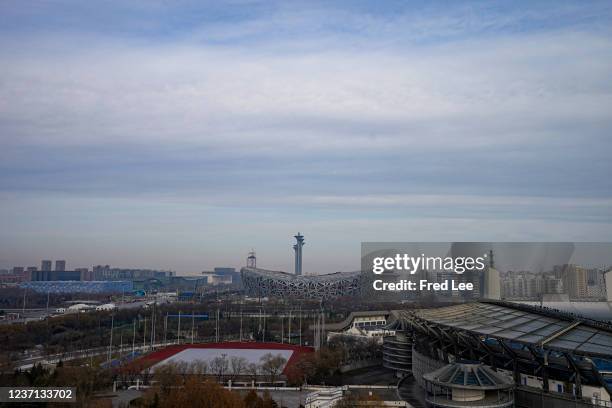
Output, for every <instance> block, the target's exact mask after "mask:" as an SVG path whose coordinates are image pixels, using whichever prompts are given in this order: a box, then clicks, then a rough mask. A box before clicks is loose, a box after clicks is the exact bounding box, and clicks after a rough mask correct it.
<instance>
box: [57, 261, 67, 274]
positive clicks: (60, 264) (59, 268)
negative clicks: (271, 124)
mask: <svg viewBox="0 0 612 408" xmlns="http://www.w3.org/2000/svg"><path fill="white" fill-rule="evenodd" d="M55 270H56V271H58V272H62V271H65V270H66V261H64V260H58V261H55Z"/></svg>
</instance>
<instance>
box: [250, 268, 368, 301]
mask: <svg viewBox="0 0 612 408" xmlns="http://www.w3.org/2000/svg"><path fill="white" fill-rule="evenodd" d="M241 274H242V284H243V286H244V289H245V292H246V294H247V295H249V296H253V297H277V298H291V299H331V298H337V297H343V296H356V295H359V294H360V293H361V288H362V285H363V278H362V273H361V272H336V273H330V274H327V275H312V276H303V275H293V274H290V273H286V272H280V271H270V270H266V269H258V268H242V270H241Z"/></svg>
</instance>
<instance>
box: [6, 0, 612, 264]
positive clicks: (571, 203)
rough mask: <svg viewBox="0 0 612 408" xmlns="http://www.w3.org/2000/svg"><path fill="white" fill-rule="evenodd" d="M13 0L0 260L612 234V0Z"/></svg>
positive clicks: (214, 254) (269, 255)
mask: <svg viewBox="0 0 612 408" xmlns="http://www.w3.org/2000/svg"><path fill="white" fill-rule="evenodd" d="M177 4H178V3H176V2H173V3H169V4H167V3H164V2H132V3H131V4H129V5H126V4H124V2H118V1H111V2H108V3H105V6H104V8H101V7H99V6H96V5H95V4H93V3H88V2H85V3H81V4H74V3H65V2H63V1H58V2H53V3H30V4H27V5H25V4H24V3H23V2H16V1H7V2H2V4H1V5H0V33H1V35H0V49H1V50H2V54H3V57H2V58H1V59H0V67H1V68H0V69H1V72H2V79H1V82H0V107H1V108H0V268H8V267H12V266H14V265H23V266H29V265H34V266H35V265H39V263H40V260H41V259H66V260H67V261H68V262H69V265H70V267H83V266H84V267H88V266H91V265H95V264H111V265H116V266H122V267H143V268H147V267H148V268H160V269H173V270H176V271H177V272H179V273H183V274H189V273H194V274H195V273H199V272H200V271H202V270H205V269H210V268H212V267H214V266H225V265H227V266H235V267H239V266H242V265H244V262H245V258H246V255H247V253H248V251H250V250H251V248H254V249H255V250H256V251H257V255H258V264H259V266H261V267H265V268H270V269H279V270H285V271H292V269H293V266H292V265H293V251H292V248H291V245H292V244H293V238H292V237H293V235H295V234H296V233H297V232H298V231H301V232H302V233H304V235H305V236H306V245H305V247H304V272H305V273H327V272H334V271H338V270H343V271H350V270H356V269H358V268H359V262H360V242H362V241H445V242H447V241H532V240H533V241H557V240H563V241H610V240H611V239H612V228H611V226H612V225H611V224H612V181H611V178H610V177H609V175H610V174H612V164H611V160H610V152H611V151H612V150H611V148H612V139H611V138H610V134H611V132H612V114H611V111H610V108H609V107H610V106H612V94H611V92H612V87H611V85H612V84H611V83H610V77H609V76H610V72H612V52H611V51H612V42H611V38H612V37H611V36H610V34H611V27H610V25H609V20H610V17H611V16H612V10H611V7H612V6H611V5H610V3H608V2H593V3H589V4H588V6H587V5H586V4H585V3H582V2H563V3H560V2H538V3H537V4H535V5H534V4H531V3H530V2H525V3H524V4H522V5H521V6H520V7H519V6H517V5H516V3H513V6H512V7H508V5H506V4H503V3H483V2H473V3H469V2H468V3H455V2H451V3H445V4H443V3H437V4H429V3H425V2H385V3H384V4H382V5H381V4H376V3H369V4H366V3H362V2H336V3H333V4H326V3H323V2H304V3H301V2H295V3H284V2H283V3H280V2H279V3H275V2H240V1H237V2H234V3H230V4H229V5H228V4H225V5H224V6H223V7H217V6H216V5H215V2H210V3H202V2H180V7H178V6H177Z"/></svg>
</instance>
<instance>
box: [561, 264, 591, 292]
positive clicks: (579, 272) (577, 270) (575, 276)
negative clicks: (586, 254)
mask: <svg viewBox="0 0 612 408" xmlns="http://www.w3.org/2000/svg"><path fill="white" fill-rule="evenodd" d="M565 279H566V281H567V293H568V294H569V297H570V299H571V298H585V297H588V290H587V286H588V272H587V270H586V269H585V268H583V267H581V266H577V265H566V278H565Z"/></svg>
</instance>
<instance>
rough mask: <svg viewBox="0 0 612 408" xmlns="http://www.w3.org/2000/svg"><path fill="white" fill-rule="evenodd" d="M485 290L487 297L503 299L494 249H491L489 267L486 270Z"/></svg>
mask: <svg viewBox="0 0 612 408" xmlns="http://www.w3.org/2000/svg"><path fill="white" fill-rule="evenodd" d="M483 286H484V288H483V289H484V292H483V297H484V298H485V299H493V300H500V299H501V280H500V277H499V271H498V270H497V269H495V262H494V260H493V251H489V267H488V268H487V269H486V270H485V271H484V285H483Z"/></svg>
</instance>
